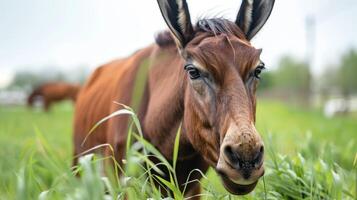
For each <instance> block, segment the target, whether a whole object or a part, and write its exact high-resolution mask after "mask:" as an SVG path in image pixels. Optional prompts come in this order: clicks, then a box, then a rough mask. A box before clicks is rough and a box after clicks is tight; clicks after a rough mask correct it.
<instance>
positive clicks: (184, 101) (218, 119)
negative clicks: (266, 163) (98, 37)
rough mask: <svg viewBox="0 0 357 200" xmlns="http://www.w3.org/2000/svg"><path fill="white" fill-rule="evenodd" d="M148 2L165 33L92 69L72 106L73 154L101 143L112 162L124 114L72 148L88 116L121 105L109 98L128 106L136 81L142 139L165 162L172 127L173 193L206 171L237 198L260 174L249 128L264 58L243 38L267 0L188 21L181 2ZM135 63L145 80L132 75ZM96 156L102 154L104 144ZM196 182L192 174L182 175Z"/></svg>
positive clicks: (121, 151) (260, 18)
mask: <svg viewBox="0 0 357 200" xmlns="http://www.w3.org/2000/svg"><path fill="white" fill-rule="evenodd" d="M158 4H159V7H160V10H161V13H162V15H163V17H164V19H165V21H166V23H167V25H168V27H169V29H170V31H171V34H170V33H169V32H167V31H166V32H163V33H161V34H159V35H158V36H157V38H156V43H155V44H152V45H150V46H148V47H146V48H144V49H141V50H139V51H137V52H136V53H134V54H133V55H131V56H129V57H127V58H124V59H119V60H115V61H113V62H111V63H108V64H105V65H103V66H101V67H99V68H98V69H97V70H96V71H95V72H94V73H93V74H92V76H91V77H90V78H89V80H88V81H87V83H86V84H85V86H84V87H83V89H82V90H81V91H80V94H79V96H78V100H77V102H76V109H75V118H74V120H75V121H74V136H73V137H74V155H78V154H80V153H83V152H84V151H86V150H88V149H90V148H92V147H94V146H96V145H100V144H104V143H107V144H110V145H111V146H112V147H114V151H115V152H114V154H115V158H116V160H117V161H118V162H119V163H120V164H122V159H124V156H125V145H126V139H127V127H128V117H127V116H117V117H113V118H111V119H110V120H109V121H107V122H105V123H103V124H102V125H100V126H99V127H98V128H97V129H96V130H95V131H94V132H93V133H92V134H91V135H90V136H89V137H88V139H87V140H86V142H85V143H84V144H83V145H81V144H82V142H83V141H84V138H85V137H86V136H87V135H88V132H89V130H90V129H91V128H92V127H93V126H94V125H95V124H96V123H97V122H98V121H100V120H101V119H102V118H104V117H106V116H108V115H109V114H110V113H112V112H114V111H117V110H118V109H121V107H120V106H119V105H117V104H115V103H113V102H114V101H116V102H119V103H123V104H126V105H133V104H134V103H135V102H134V100H135V98H134V97H133V95H134V94H135V93H136V92H135V87H136V86H135V85H136V84H137V83H138V82H140V81H144V80H145V86H144V87H143V88H144V92H143V97H142V98H141V101H140V104H139V106H138V108H139V109H138V110H137V112H138V115H139V119H140V121H141V126H142V129H143V134H144V137H145V139H147V140H148V141H149V142H151V143H152V144H153V145H154V146H155V147H156V148H157V149H159V151H160V152H161V153H162V154H163V155H164V156H165V157H166V159H168V160H169V161H170V160H172V155H173V147H174V140H175V137H176V133H177V130H178V128H179V126H180V124H181V127H182V130H181V137H180V149H179V155H178V161H177V166H176V169H177V175H178V182H179V184H180V187H181V190H183V187H184V186H183V183H185V182H186V179H187V177H188V174H189V173H190V172H191V171H192V170H193V169H199V170H201V171H203V172H206V170H207V169H208V167H212V168H213V169H215V170H216V171H217V172H218V174H219V175H220V177H221V179H222V182H223V185H224V186H225V188H226V189H227V190H228V191H229V192H231V193H232V194H240V195H242V194H247V193H249V192H251V191H252V190H253V189H254V188H255V186H256V184H257V182H258V180H259V178H260V177H261V176H262V175H263V174H264V167H263V155H264V145H263V141H262V139H261V137H260V135H259V134H258V132H257V130H256V128H255V125H254V124H255V110H256V97H255V91H256V87H257V84H258V82H259V78H260V73H261V71H262V70H263V69H264V63H263V62H262V61H261V60H260V58H259V57H260V54H261V50H260V49H256V48H254V47H253V46H252V45H251V43H250V40H251V39H252V38H253V37H254V36H255V35H256V34H257V33H258V31H259V30H260V29H261V28H262V27H263V25H264V24H265V22H266V21H267V19H268V18H269V15H270V13H271V11H272V8H273V5H274V0H243V2H242V5H241V8H240V10H239V13H238V15H237V19H236V21H235V22H231V21H229V20H227V19H221V18H220V19H217V18H213V19H201V20H199V21H198V22H197V24H196V25H195V26H193V25H192V24H191V21H190V14H189V11H188V6H187V3H186V1H185V0H166V1H165V0H158ZM144 68H148V73H147V74H145V76H147V77H146V78H145V79H140V78H141V76H140V71H142V70H143V69H144ZM138 79H140V80H138ZM100 153H102V154H103V155H105V156H110V155H111V151H110V150H109V149H106V150H102V151H101V152H100ZM154 162H155V161H154ZM76 163H77V157H75V159H74V164H76ZM164 178H168V177H164ZM199 178H201V176H200V175H199V174H198V173H194V175H193V176H191V177H190V180H195V179H199ZM161 191H164V190H161ZM199 193H200V186H199V184H198V183H197V182H192V183H190V184H188V186H187V188H186V190H185V196H193V195H197V194H199ZM196 198H199V197H196Z"/></svg>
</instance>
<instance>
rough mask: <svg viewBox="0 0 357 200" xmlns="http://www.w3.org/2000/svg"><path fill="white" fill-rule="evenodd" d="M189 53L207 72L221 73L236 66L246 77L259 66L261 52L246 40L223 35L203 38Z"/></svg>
mask: <svg viewBox="0 0 357 200" xmlns="http://www.w3.org/2000/svg"><path fill="white" fill-rule="evenodd" d="M188 53H189V54H190V55H191V56H192V59H194V60H195V61H196V62H198V63H200V68H205V70H206V71H211V72H213V73H216V72H217V73H219V72H224V70H226V68H227V67H230V66H234V67H235V68H236V69H237V70H238V71H239V73H240V74H241V75H242V76H245V74H246V73H247V72H249V71H250V70H251V69H253V68H255V67H256V66H257V65H258V64H259V62H260V58H259V57H260V54H261V50H260V49H256V48H254V47H253V46H252V45H251V44H250V43H249V42H248V41H246V40H244V39H240V38H238V37H235V36H231V35H226V34H221V35H218V36H211V37H206V38H202V39H201V41H200V42H199V43H198V44H196V45H195V46H191V47H190V48H188ZM223 74H224V73H223Z"/></svg>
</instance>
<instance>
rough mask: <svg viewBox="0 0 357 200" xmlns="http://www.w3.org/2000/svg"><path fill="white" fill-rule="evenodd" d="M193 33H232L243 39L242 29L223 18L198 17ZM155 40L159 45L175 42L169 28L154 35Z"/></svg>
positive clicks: (169, 44) (168, 44)
mask: <svg viewBox="0 0 357 200" xmlns="http://www.w3.org/2000/svg"><path fill="white" fill-rule="evenodd" d="M194 30H195V33H199V32H205V33H209V34H212V35H220V34H227V35H234V36H236V37H238V38H240V39H245V36H244V33H243V32H242V30H241V29H240V28H239V27H238V26H237V25H236V24H235V23H234V22H231V21H229V20H227V19H224V18H212V19H200V20H198V21H197V23H196V25H195V27H194ZM155 42H156V44H158V45H159V46H160V47H166V46H171V45H174V44H175V40H174V38H173V37H172V35H171V33H170V31H169V30H165V31H162V32H160V33H158V34H157V35H156V36H155Z"/></svg>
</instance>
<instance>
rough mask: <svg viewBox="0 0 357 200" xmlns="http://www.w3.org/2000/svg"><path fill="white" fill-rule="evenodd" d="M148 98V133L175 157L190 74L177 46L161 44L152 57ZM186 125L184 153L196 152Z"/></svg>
mask: <svg viewBox="0 0 357 200" xmlns="http://www.w3.org/2000/svg"><path fill="white" fill-rule="evenodd" d="M150 62H151V67H150V71H149V74H148V76H149V77H148V89H147V90H148V91H149V92H148V102H147V109H146V113H145V116H144V119H143V120H144V122H143V130H144V132H145V137H146V138H147V139H148V140H149V141H150V142H151V143H152V144H154V145H155V146H156V147H157V148H158V149H159V150H160V151H161V153H163V154H164V156H165V157H166V158H168V159H170V158H171V157H172V152H173V147H174V141H175V137H176V134H177V130H178V128H179V126H180V125H181V122H182V119H183V115H184V96H185V88H186V85H187V77H186V74H185V71H184V70H183V66H184V60H183V59H182V57H181V56H180V55H179V53H178V51H177V49H176V47H175V46H172V47H165V48H161V47H157V48H155V50H154V51H153V54H152V56H151V58H150ZM194 153H195V152H194V150H193V148H192V145H191V144H190V143H189V142H188V139H187V137H186V134H185V130H184V128H182V131H181V137H180V153H179V156H180V155H181V156H182V157H185V156H189V155H190V154H194Z"/></svg>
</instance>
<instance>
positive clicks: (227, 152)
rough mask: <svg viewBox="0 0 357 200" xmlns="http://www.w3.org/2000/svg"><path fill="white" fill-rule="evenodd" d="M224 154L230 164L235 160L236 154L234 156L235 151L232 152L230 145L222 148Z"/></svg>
mask: <svg viewBox="0 0 357 200" xmlns="http://www.w3.org/2000/svg"><path fill="white" fill-rule="evenodd" d="M224 154H225V155H226V156H227V158H228V162H230V163H232V164H233V163H234V162H235V160H236V156H235V153H234V152H233V150H232V147H231V146H230V145H227V146H226V147H225V148H224Z"/></svg>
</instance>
